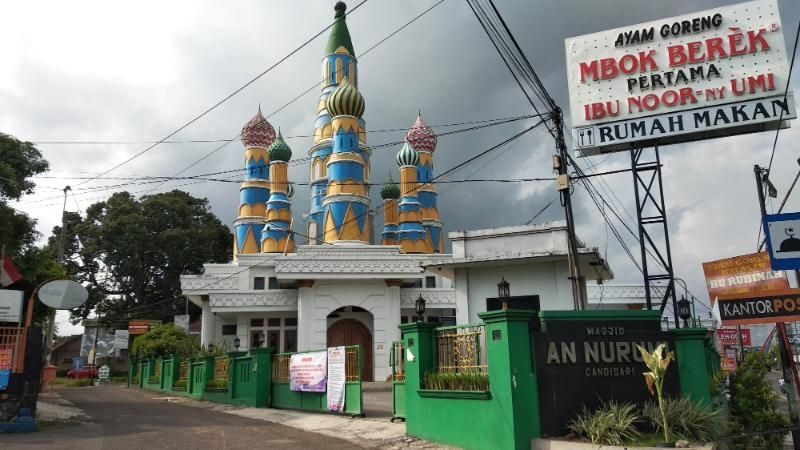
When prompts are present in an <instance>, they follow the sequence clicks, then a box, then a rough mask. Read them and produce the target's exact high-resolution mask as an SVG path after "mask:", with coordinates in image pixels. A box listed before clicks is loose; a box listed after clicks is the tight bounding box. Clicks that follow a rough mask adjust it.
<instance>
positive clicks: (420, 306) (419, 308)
mask: <svg viewBox="0 0 800 450" xmlns="http://www.w3.org/2000/svg"><path fill="white" fill-rule="evenodd" d="M414 312H416V313H417V322H422V316H423V315H424V314H425V299H424V298H422V294H420V296H419V297H417V301H415V302H414Z"/></svg>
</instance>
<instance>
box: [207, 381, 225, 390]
mask: <svg viewBox="0 0 800 450" xmlns="http://www.w3.org/2000/svg"><path fill="white" fill-rule="evenodd" d="M205 387H206V389H228V380H218V379H213V380H208V381H206V386H205Z"/></svg>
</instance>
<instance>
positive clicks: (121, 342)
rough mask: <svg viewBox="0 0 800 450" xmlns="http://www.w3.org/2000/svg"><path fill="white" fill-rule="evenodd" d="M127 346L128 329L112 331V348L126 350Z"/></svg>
mask: <svg viewBox="0 0 800 450" xmlns="http://www.w3.org/2000/svg"><path fill="white" fill-rule="evenodd" d="M127 348H128V330H115V331H114V350H126V349H127Z"/></svg>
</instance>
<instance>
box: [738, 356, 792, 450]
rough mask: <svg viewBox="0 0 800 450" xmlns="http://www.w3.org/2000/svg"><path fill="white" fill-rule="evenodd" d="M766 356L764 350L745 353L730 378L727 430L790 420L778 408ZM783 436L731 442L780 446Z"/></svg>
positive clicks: (770, 425) (785, 424) (764, 426)
mask: <svg viewBox="0 0 800 450" xmlns="http://www.w3.org/2000/svg"><path fill="white" fill-rule="evenodd" d="M769 363H770V362H769V359H768V356H767V355H766V354H765V353H761V352H748V353H747V354H746V355H745V357H744V362H743V363H742V364H741V365H740V366H739V367H738V368H737V369H736V372H734V373H733V374H732V375H731V378H730V386H729V393H730V402H729V404H728V407H729V409H730V420H729V421H728V431H729V432H730V433H753V432H759V431H768V430H774V429H778V428H786V427H788V426H789V425H790V422H789V419H788V418H787V417H786V416H785V415H783V414H781V413H779V412H778V411H777V406H778V395H777V394H776V393H775V390H774V389H773V387H772V385H771V384H770V382H769V381H768V380H767V379H766V376H767V374H768V373H769V371H770V369H769ZM783 439H784V435H783V434H780V433H777V434H765V435H762V436H752V437H748V438H740V439H737V440H735V441H734V444H735V445H737V446H740V447H742V448H781V446H782V444H783ZM737 448H738V447H737Z"/></svg>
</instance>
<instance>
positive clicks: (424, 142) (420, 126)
mask: <svg viewBox="0 0 800 450" xmlns="http://www.w3.org/2000/svg"><path fill="white" fill-rule="evenodd" d="M406 141H407V142H408V143H409V144H411V146H412V147H414V150H416V151H418V152H431V153H433V151H434V150H436V133H434V132H433V129H431V127H429V126H428V125H426V124H425V121H424V120H422V114H420V115H418V116H417V121H416V122H414V125H413V126H412V127H411V128H410V129H409V130H408V133H406Z"/></svg>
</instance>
